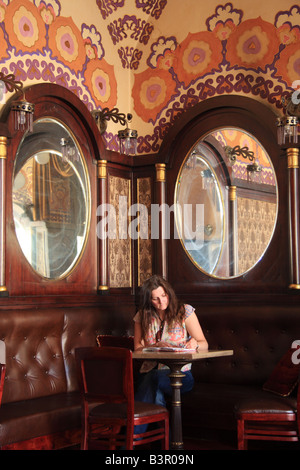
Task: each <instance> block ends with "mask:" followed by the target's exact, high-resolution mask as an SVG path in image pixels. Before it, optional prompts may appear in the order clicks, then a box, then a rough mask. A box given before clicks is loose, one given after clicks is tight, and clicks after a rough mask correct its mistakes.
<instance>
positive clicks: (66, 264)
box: [13, 118, 90, 279]
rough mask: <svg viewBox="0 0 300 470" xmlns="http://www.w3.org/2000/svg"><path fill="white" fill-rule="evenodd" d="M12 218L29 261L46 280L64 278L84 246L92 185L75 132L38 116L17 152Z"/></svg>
mask: <svg viewBox="0 0 300 470" xmlns="http://www.w3.org/2000/svg"><path fill="white" fill-rule="evenodd" d="M13 178H14V180H13V218H14V224H15V230H16V235H17V239H18V242H19V244H20V247H21V249H22V252H23V253H24V255H25V257H26V259H27V261H28V262H29V263H30V265H31V266H32V268H33V269H34V270H35V271H36V272H37V273H38V274H40V275H41V276H43V277H45V278H48V279H59V278H62V277H65V276H66V275H67V274H69V273H70V271H71V270H72V269H73V268H74V266H75V265H76V262H77V261H78V259H79V258H80V255H81V253H82V250H83V248H84V245H85V241H86V236H87V231H88V226H89V218H90V204H89V184H88V178H87V171H86V167H85V162H84V159H83V157H82V155H81V151H80V148H79V145H78V143H77V141H76V138H75V137H74V136H73V135H72V133H71V131H70V130H69V129H67V127H66V126H65V125H63V124H62V123H61V122H59V121H57V120H55V119H52V118H43V119H39V120H37V121H36V122H35V123H34V126H33V132H32V133H27V134H26V135H25V136H24V138H23V140H22V142H21V144H20V146H19V148H18V151H17V155H16V159H15V165H14V174H13Z"/></svg>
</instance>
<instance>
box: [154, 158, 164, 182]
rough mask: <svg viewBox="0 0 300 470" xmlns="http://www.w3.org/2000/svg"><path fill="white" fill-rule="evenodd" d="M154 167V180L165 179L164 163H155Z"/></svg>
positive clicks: (162, 180) (161, 180) (160, 180)
mask: <svg viewBox="0 0 300 470" xmlns="http://www.w3.org/2000/svg"><path fill="white" fill-rule="evenodd" d="M155 168H156V181H159V182H165V181H166V165H165V163H155Z"/></svg>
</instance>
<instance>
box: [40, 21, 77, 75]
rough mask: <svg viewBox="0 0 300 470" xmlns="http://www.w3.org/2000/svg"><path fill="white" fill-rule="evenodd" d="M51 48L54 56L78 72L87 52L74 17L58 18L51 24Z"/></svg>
mask: <svg viewBox="0 0 300 470" xmlns="http://www.w3.org/2000/svg"><path fill="white" fill-rule="evenodd" d="M49 48H50V49H51V50H52V54H53V56H55V57H57V58H58V60H60V61H61V62H63V63H64V64H66V65H67V66H69V67H70V68H72V69H73V70H74V71H75V72H76V73H78V72H79V71H80V70H81V69H82V67H83V64H84V62H85V59H86V53H85V47H84V43H83V40H82V37H81V34H80V31H79V29H78V28H77V26H76V25H75V24H74V22H73V20H72V18H64V17H59V18H56V19H55V20H54V21H53V23H52V24H51V25H50V26H49Z"/></svg>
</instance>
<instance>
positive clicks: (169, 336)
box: [134, 304, 195, 373]
mask: <svg viewBox="0 0 300 470" xmlns="http://www.w3.org/2000/svg"><path fill="white" fill-rule="evenodd" d="M194 311H195V309H194V307H192V306H191V305H187V304H185V315H184V319H183V322H182V324H180V323H175V324H173V325H172V327H171V326H168V325H167V324H166V323H165V324H164V328H163V331H162V336H161V341H164V342H166V343H169V344H171V345H172V346H174V347H177V348H183V347H184V346H185V343H186V342H187V340H188V336H189V335H188V332H187V329H186V326H185V321H186V319H187V318H188V317H189V316H190V315H191V314H192V313H193V312H194ZM134 321H135V322H137V323H140V321H141V320H140V312H138V313H137V314H136V315H135V317H134ZM159 329H160V320H159V319H158V318H157V317H156V316H154V317H152V319H151V323H150V325H149V330H148V333H147V337H146V341H147V345H149V346H151V344H155V343H156V334H157V332H158V330H159ZM156 364H157V363H156V362H155V361H144V362H143V364H142V367H141V369H140V372H143V373H144V372H149V371H150V370H151V369H153V368H154V367H156ZM158 368H159V369H167V368H168V366H166V365H164V364H158ZM190 369H191V364H186V365H185V366H183V367H182V371H183V372H184V371H187V370H190Z"/></svg>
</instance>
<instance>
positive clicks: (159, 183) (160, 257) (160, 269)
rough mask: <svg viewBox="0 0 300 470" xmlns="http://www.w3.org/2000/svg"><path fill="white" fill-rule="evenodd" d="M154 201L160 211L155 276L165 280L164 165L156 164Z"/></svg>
mask: <svg viewBox="0 0 300 470" xmlns="http://www.w3.org/2000/svg"><path fill="white" fill-rule="evenodd" d="M155 169H156V182H155V185H156V200H157V202H158V204H159V206H161V208H162V210H161V211H160V212H159V239H158V247H157V248H158V249H157V270H156V272H157V274H160V275H161V276H163V277H165V278H167V242H166V214H165V211H164V209H163V208H164V206H165V204H166V165H165V164H164V163H156V165H155Z"/></svg>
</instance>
